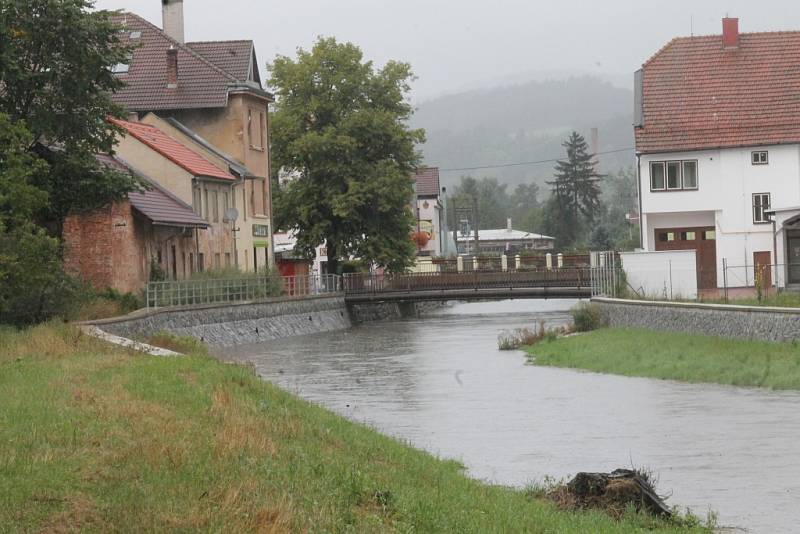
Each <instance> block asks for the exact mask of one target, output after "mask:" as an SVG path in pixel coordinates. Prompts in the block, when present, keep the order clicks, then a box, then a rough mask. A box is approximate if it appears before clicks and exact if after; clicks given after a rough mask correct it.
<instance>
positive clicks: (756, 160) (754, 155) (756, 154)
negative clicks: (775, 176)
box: [750, 150, 769, 165]
mask: <svg viewBox="0 0 800 534" xmlns="http://www.w3.org/2000/svg"><path fill="white" fill-rule="evenodd" d="M750 161H751V162H752V163H753V165H768V164H769V152H767V151H766V150H756V151H753V152H751V153H750Z"/></svg>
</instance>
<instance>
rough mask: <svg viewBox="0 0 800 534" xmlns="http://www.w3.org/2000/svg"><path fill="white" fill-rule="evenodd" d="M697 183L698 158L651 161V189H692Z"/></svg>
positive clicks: (695, 187)
mask: <svg viewBox="0 0 800 534" xmlns="http://www.w3.org/2000/svg"><path fill="white" fill-rule="evenodd" d="M697 184H698V178H697V160H674V161H651V162H650V190H651V191H687V190H689V191H691V190H695V189H697V187H698V185H697Z"/></svg>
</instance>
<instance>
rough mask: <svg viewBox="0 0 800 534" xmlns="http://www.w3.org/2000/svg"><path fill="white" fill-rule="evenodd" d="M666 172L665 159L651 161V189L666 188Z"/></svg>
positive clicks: (661, 189) (659, 189)
mask: <svg viewBox="0 0 800 534" xmlns="http://www.w3.org/2000/svg"><path fill="white" fill-rule="evenodd" d="M664 174H665V172H664V162H663V161H653V162H651V163H650V189H651V190H652V191H663V190H664V189H665V188H666V187H665V180H664Z"/></svg>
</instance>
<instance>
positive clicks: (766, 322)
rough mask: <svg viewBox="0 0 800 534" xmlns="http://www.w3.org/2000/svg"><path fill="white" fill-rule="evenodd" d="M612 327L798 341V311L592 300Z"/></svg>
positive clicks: (763, 339) (799, 332) (722, 305)
mask: <svg viewBox="0 0 800 534" xmlns="http://www.w3.org/2000/svg"><path fill="white" fill-rule="evenodd" d="M592 302H595V303H597V305H598V306H600V309H601V310H602V314H603V317H604V318H605V319H606V320H607V321H608V323H609V326H612V327H635V328H648V329H650V330H662V331H670V332H686V333H690V334H704V335H710V336H721V337H729V338H736V339H755V340H761V341H794V340H797V339H800V310H798V309H793V308H771V307H762V306H736V305H729V304H701V303H681V302H657V301H656V302H649V301H638V300H623V299H606V298H594V299H592Z"/></svg>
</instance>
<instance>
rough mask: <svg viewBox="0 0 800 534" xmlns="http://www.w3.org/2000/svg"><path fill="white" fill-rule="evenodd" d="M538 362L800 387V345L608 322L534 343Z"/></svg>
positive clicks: (534, 358)
mask: <svg viewBox="0 0 800 534" xmlns="http://www.w3.org/2000/svg"><path fill="white" fill-rule="evenodd" d="M528 352H529V354H530V356H531V361H532V362H533V363H535V364H536V365H549V366H554V367H573V368H580V369H588V370H590V371H597V372H601V373H612V374H619V375H627V376H644V377H650V378H663V379H673V380H682V381H685V382H709V383H719V384H729V385H734V386H759V387H767V388H774V389H800V345H798V344H797V343H768V342H760V341H742V340H734V339H725V338H719V337H712V336H700V335H689V334H683V333H673V332H654V331H651V330H643V329H633V328H607V329H601V330H596V331H594V332H589V333H587V334H584V335H581V336H571V337H568V338H562V339H557V340H554V341H553V342H551V343H540V344H538V345H536V346H534V347H531V348H530V349H528Z"/></svg>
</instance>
